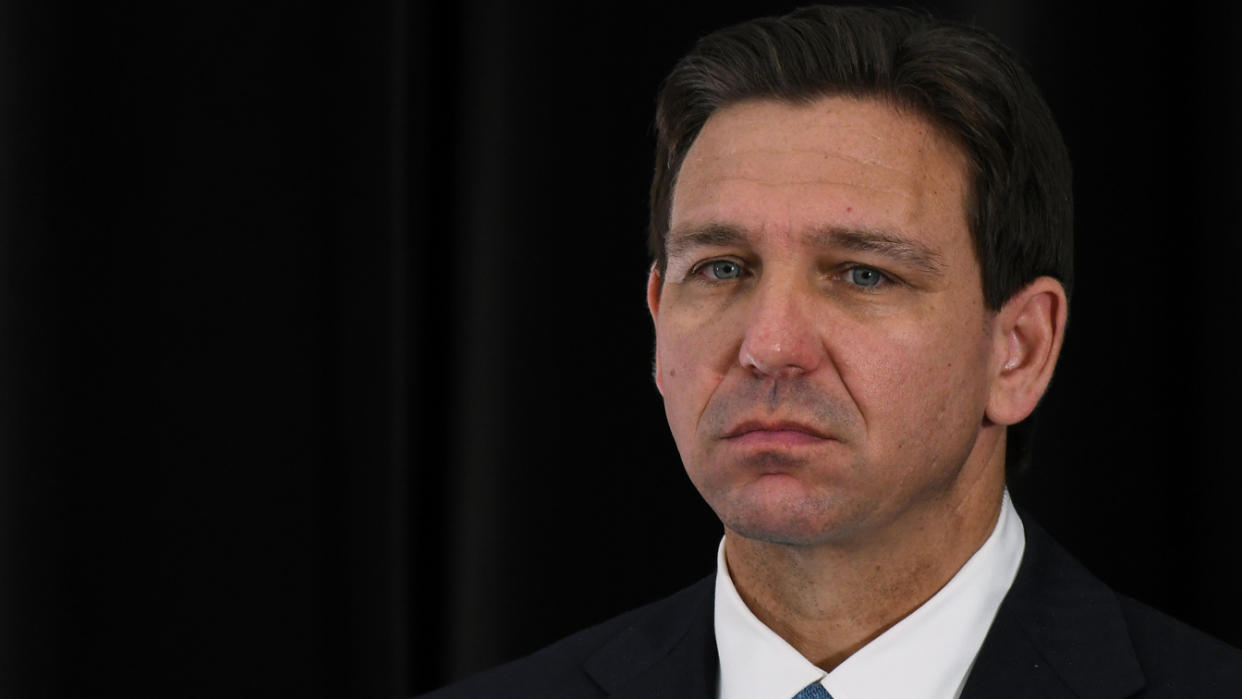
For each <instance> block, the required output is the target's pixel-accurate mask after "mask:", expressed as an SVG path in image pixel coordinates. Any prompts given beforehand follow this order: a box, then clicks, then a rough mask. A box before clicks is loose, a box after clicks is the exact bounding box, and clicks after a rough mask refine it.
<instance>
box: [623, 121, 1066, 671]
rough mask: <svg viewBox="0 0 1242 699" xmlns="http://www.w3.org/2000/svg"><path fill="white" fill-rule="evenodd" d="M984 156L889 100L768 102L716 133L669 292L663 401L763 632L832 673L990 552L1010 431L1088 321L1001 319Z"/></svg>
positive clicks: (662, 282)
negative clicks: (976, 216) (974, 213)
mask: <svg viewBox="0 0 1242 699" xmlns="http://www.w3.org/2000/svg"><path fill="white" fill-rule="evenodd" d="M965 173H966V164H965V159H964V158H963V156H962V154H961V153H960V151H959V149H958V148H957V147H956V146H955V145H954V144H953V143H951V142H949V141H948V140H947V139H945V138H944V137H943V136H941V134H940V133H939V132H937V131H936V130H935V129H934V128H932V127H931V126H930V125H929V124H927V123H926V122H925V121H924V120H922V119H921V118H919V117H917V116H914V115H911V114H908V113H903V112H900V111H897V110H895V109H894V108H893V107H891V106H889V105H888V104H886V103H883V102H880V101H876V100H867V99H856V98H846V97H828V98H822V99H820V100H817V101H815V102H813V103H811V104H791V103H786V102H780V101H775V100H754V101H748V102H742V103H739V104H735V105H732V106H729V107H726V108H723V109H721V110H719V111H718V112H716V113H715V114H713V115H712V117H711V118H710V119H708V121H707V123H706V124H705V125H704V127H703V129H702V131H701V132H700V134H699V136H698V137H697V139H696V141H695V143H694V145H693V146H692V147H691V149H690V151H689V153H688V154H687V156H686V159H685V162H684V163H683V165H682V168H681V170H680V172H679V175H678V181H677V186H676V189H675V192H674V197H673V206H672V211H671V217H670V232H669V235H668V243H667V250H668V262H667V265H666V268H665V269H664V271H663V273H661V271H660V270H658V269H653V270H652V273H651V276H650V279H649V282H648V291H647V300H648V305H649V307H650V309H651V313H652V318H653V320H654V322H655V326H656V383H657V386H658V387H659V389H660V392H661V395H662V396H663V397H664V403H665V410H666V413H667V416H668V419H669V425H670V428H671V430H672V432H673V437H674V439H675V441H676V442H677V446H678V450H679V452H680V454H681V457H682V460H683V462H684V463H685V465H686V470H687V473H688V475H689V476H690V479H691V481H692V482H693V483H694V484H695V486H696V488H698V490H699V492H700V493H701V494H702V495H703V497H704V499H705V500H706V501H707V502H708V504H709V505H710V506H711V507H712V509H713V510H714V511H715V512H716V514H717V516H718V517H720V519H721V521H722V522H723V524H724V526H725V555H726V560H727V563H728V567H729V572H730V575H731V577H732V578H733V581H734V584H735V586H736V587H737V589H738V592H739V594H740V595H741V596H742V598H743V600H744V601H745V602H746V604H747V606H749V607H750V609H751V610H752V611H753V612H754V613H755V615H756V616H757V617H758V618H759V619H760V620H761V621H763V622H764V623H765V624H767V625H768V626H769V627H770V628H772V629H773V630H774V631H775V632H776V633H778V634H779V635H780V636H781V637H783V638H784V639H785V640H787V641H788V642H789V643H790V644H791V645H793V646H794V648H796V649H798V651H799V652H801V653H802V654H803V655H804V656H805V657H807V658H808V659H810V660H811V661H812V662H814V663H816V664H817V665H819V666H820V667H822V668H824V669H826V670H830V669H832V668H833V667H835V666H836V665H837V664H839V663H840V662H841V661H842V660H844V659H845V658H847V657H849V655H850V654H852V653H853V652H854V651H856V650H857V649H858V648H860V647H861V646H863V645H865V644H866V643H867V642H868V641H870V640H871V639H872V638H874V637H875V636H877V635H879V634H880V633H882V632H883V630H884V629H886V628H888V627H889V626H891V625H892V624H894V623H896V622H897V621H899V620H900V619H901V618H903V617H904V616H906V615H907V614H909V613H910V612H911V611H912V610H914V609H915V608H917V607H918V606H919V605H921V604H922V603H923V602H925V601H926V600H927V599H928V598H930V597H931V596H932V595H933V594H935V592H936V591H937V590H939V589H940V587H942V586H943V585H944V584H945V583H946V582H947V581H948V580H949V579H950V578H951V577H952V576H953V575H954V574H955V573H956V572H957V570H958V569H959V568H960V567H961V566H962V565H963V564H964V563H965V561H966V560H967V559H968V558H969V557H970V556H971V555H972V554H973V553H974V552H975V551H976V550H977V549H978V548H979V546H980V545H982V543H983V542H984V541H985V540H986V539H987V537H988V535H989V534H990V533H991V530H992V528H993V526H994V525H995V522H996V519H997V516H998V513H999V508H1000V504H1001V495H1002V491H1003V488H1004V454H1005V426H1006V425H1008V424H1013V423H1014V422H1017V421H1019V420H1021V419H1023V418H1024V417H1026V415H1027V414H1029V413H1030V411H1031V410H1033V409H1034V407H1035V404H1036V402H1037V401H1038V400H1039V397H1040V396H1041V395H1042V394H1043V391H1044V389H1045V388H1046V386H1047V383H1048V380H1049V379H1050V378H1051V374H1052V369H1053V366H1054V365H1055V360H1056V356H1057V354H1058V352H1059V349H1060V343H1061V339H1062V337H1063V333H1064V324H1065V296H1064V292H1063V291H1062V289H1061V286H1060V284H1059V283H1057V282H1056V281H1054V280H1052V279H1048V278H1042V277H1041V278H1039V279H1037V280H1035V281H1034V282H1032V284H1031V285H1029V286H1028V287H1027V288H1026V289H1024V290H1023V291H1021V292H1019V293H1018V294H1017V295H1015V296H1014V297H1013V298H1012V299H1010V300H1009V301H1008V302H1007V303H1006V304H1005V306H1004V307H1003V308H1001V309H1000V310H998V311H993V310H989V309H987V308H986V306H985V305H984V302H983V295H982V281H981V272H980V269H979V264H978V261H977V259H976V256H975V252H974V245H973V242H972V239H971V237H970V231H969V228H968V225H967V216H966V208H965V202H966V200H967V181H966V175H965Z"/></svg>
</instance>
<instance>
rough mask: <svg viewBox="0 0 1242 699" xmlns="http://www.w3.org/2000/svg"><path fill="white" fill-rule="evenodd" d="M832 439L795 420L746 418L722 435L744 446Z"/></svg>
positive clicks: (726, 439) (812, 442) (809, 442)
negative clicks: (769, 420)
mask: <svg viewBox="0 0 1242 699" xmlns="http://www.w3.org/2000/svg"><path fill="white" fill-rule="evenodd" d="M830 439H832V437H830V436H829V435H827V434H825V433H824V432H823V431H821V430H817V429H815V428H814V427H812V426H810V425H807V424H805V423H801V422H795V421H787V420H781V421H772V422H768V421H762V420H748V421H746V422H743V423H741V424H739V425H737V426H736V427H734V428H733V429H731V430H729V431H728V432H727V433H726V434H725V435H724V441H726V442H729V443H732V444H737V445H745V446H757V447H794V446H801V445H811V444H822V443H823V442H825V441H828V440H830Z"/></svg>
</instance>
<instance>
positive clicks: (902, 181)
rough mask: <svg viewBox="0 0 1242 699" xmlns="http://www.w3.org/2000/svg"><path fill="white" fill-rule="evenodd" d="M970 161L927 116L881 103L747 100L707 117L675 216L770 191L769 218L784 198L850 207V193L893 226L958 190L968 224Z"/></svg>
mask: <svg viewBox="0 0 1242 699" xmlns="http://www.w3.org/2000/svg"><path fill="white" fill-rule="evenodd" d="M946 156H948V157H947V159H946ZM966 162H967V161H966V158H965V157H964V154H963V153H962V151H961V149H960V148H958V147H957V146H956V144H954V143H953V142H952V141H950V140H949V139H947V138H945V137H944V136H943V135H942V134H941V133H940V132H939V130H937V129H936V128H935V127H933V126H932V125H930V124H929V123H928V122H927V121H925V120H924V119H923V118H921V117H919V116H917V115H913V114H910V113H908V112H902V111H900V110H896V109H894V108H893V107H892V106H890V105H888V104H887V103H885V102H882V101H878V100H868V99H855V98H841V97H829V98H824V99H823V100H821V101H819V102H816V103H813V104H810V105H792V104H789V103H786V102H781V101H775V100H760V101H751V102H743V103H739V104H736V105H731V106H729V107H726V108H724V109H721V110H720V111H718V112H717V113H716V114H714V115H712V117H711V118H709V119H708V121H707V123H706V124H705V125H704V127H703V129H702V131H701V132H700V134H699V137H698V139H696V141H695V143H694V145H693V146H691V148H690V151H689V152H688V153H687V157H686V160H685V161H684V162H683V164H682V167H681V172H680V173H679V176H678V178H677V185H676V187H675V189H674V192H673V201H672V207H671V209H672V210H671V211H670V214H671V215H672V218H673V219H676V220H678V221H681V222H683V223H684V222H686V220H687V219H691V220H692V221H694V220H698V219H701V218H712V217H714V216H718V215H721V214H723V213H725V212H726V211H728V210H739V209H737V207H749V205H748V203H747V202H748V201H749V202H755V201H756V200H755V199H754V197H765V198H766V197H768V194H765V193H771V196H772V198H770V199H768V200H767V208H766V210H767V212H768V215H769V216H770V215H773V214H774V213H775V209H774V208H772V207H775V206H777V202H778V201H783V202H785V204H786V206H787V207H794V208H792V209H790V213H792V212H793V211H796V210H799V209H802V208H803V206H804V205H805V204H813V203H815V202H819V203H821V204H826V203H829V202H836V203H837V204H839V205H841V207H842V208H845V207H846V206H848V205H849V204H850V203H852V202H850V201H849V200H850V199H851V198H852V196H854V195H851V194H850V192H854V193H856V194H857V195H859V196H862V197H863V198H864V199H866V200H868V201H870V202H871V203H872V204H874V205H878V208H876V206H872V207H871V210H872V211H873V212H874V211H878V212H881V214H882V215H883V217H884V218H885V219H886V222H887V223H888V224H890V225H891V224H896V223H899V222H900V221H901V220H902V219H907V220H908V219H911V218H913V217H914V216H916V215H917V214H918V212H920V211H923V210H925V209H926V208H927V207H929V206H932V207H935V206H936V202H938V201H942V200H943V197H942V196H941V195H943V194H946V193H948V194H950V195H952V194H957V195H958V196H956V197H954V200H955V201H958V202H960V203H961V205H962V208H961V210H960V213H959V214H958V216H962V217H963V218H962V220H963V222H964V213H965V211H964V209H965V203H966V197H967V189H968V187H967V183H966ZM751 210H752V211H757V210H755V209H751ZM673 223H675V221H672V220H671V221H670V224H673ZM754 223H756V222H752V225H753V224H754Z"/></svg>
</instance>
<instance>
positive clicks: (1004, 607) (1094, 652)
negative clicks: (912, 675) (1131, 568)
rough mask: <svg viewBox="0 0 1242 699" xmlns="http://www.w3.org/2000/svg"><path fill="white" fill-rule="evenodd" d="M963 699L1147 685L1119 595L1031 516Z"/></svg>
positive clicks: (1095, 693) (1125, 690) (1116, 694)
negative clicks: (1023, 545)
mask: <svg viewBox="0 0 1242 699" xmlns="http://www.w3.org/2000/svg"><path fill="white" fill-rule="evenodd" d="M1022 522H1023V525H1024V527H1025V529H1026V551H1025V553H1024V554H1023V556H1022V566H1021V567H1020V568H1019V569H1018V575H1017V577H1016V578H1015V579H1014V584H1013V587H1011V588H1010V590H1009V594H1008V595H1006V597H1005V601H1004V602H1003V603H1002V604H1001V607H1000V609H999V610H998V611H997V613H996V619H995V621H994V622H993V623H992V628H991V629H990V630H989V631H988V635H987V638H986V639H985V640H984V642H983V647H982V648H981V649H980V650H979V655H978V656H977V657H976V658H975V664H974V668H973V669H972V670H971V673H970V677H969V679H968V680H967V683H966V688H965V690H964V691H963V692H962V699H985V698H987V697H998V696H1003V697H1031V698H1032V699H1034V698H1035V697H1041V698H1044V697H1046V698H1048V699H1053V698H1056V697H1093V698H1095V697H1098V698H1099V699H1119V698H1121V697H1127V696H1131V695H1132V694H1133V693H1134V692H1136V691H1138V690H1139V689H1141V688H1142V687H1143V685H1144V684H1145V683H1146V680H1145V679H1144V677H1143V672H1142V670H1141V668H1140V667H1139V663H1138V658H1137V657H1136V656H1135V654H1134V648H1133V644H1132V643H1131V641H1130V636H1129V632H1128V631H1127V629H1126V624H1125V619H1124V618H1123V617H1122V614H1121V607H1120V605H1119V604H1118V602H1117V597H1116V595H1115V594H1114V593H1113V592H1112V590H1110V589H1108V588H1107V587H1106V586H1105V585H1104V584H1103V583H1101V582H1100V581H1099V580H1097V579H1096V578H1095V577H1093V576H1092V575H1091V574H1090V573H1088V572H1087V571H1086V569H1085V568H1083V567H1082V566H1081V565H1080V564H1079V563H1078V562H1077V561H1075V560H1074V559H1073V558H1072V557H1071V556H1070V555H1069V554H1068V553H1066V552H1065V550H1064V549H1062V548H1061V547H1060V545H1058V544H1057V543H1056V542H1055V541H1053V540H1052V538H1051V537H1050V536H1049V535H1048V534H1047V533H1046V532H1044V531H1043V529H1041V528H1040V527H1039V525H1038V524H1036V523H1035V522H1034V521H1033V520H1032V519H1031V518H1029V517H1024V518H1023V520H1022Z"/></svg>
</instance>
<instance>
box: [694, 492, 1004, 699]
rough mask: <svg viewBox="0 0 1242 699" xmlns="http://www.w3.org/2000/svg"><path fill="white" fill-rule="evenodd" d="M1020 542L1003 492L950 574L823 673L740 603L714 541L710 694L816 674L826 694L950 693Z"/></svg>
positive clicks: (853, 698) (806, 679)
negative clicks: (715, 673)
mask: <svg viewBox="0 0 1242 699" xmlns="http://www.w3.org/2000/svg"><path fill="white" fill-rule="evenodd" d="M1025 545H1026V537H1025V534H1024V532H1023V528H1022V521H1021V520H1020V519H1019V518H1018V513H1017V512H1016V511H1015V510H1014V508H1013V503H1012V502H1010V499H1009V493H1008V491H1006V492H1005V493H1004V496H1003V501H1002V503H1001V511H1000V516H999V517H998V518H997V521H996V526H995V527H994V528H993V530H992V534H991V535H990V536H989V537H988V539H987V541H985V542H984V543H983V545H982V546H981V547H979V550H978V551H976V552H975V554H974V555H973V556H971V557H970V559H969V560H967V561H966V563H965V564H964V565H963V566H962V568H961V569H960V570H958V572H957V574H955V575H954V576H953V577H952V578H951V579H950V580H949V582H948V583H946V584H945V586H944V587H942V588H941V589H940V591H939V592H937V593H936V594H935V595H933V596H932V597H931V599H929V600H927V601H926V602H924V603H923V605H922V606H920V607H919V608H918V609H915V610H914V611H913V612H911V613H910V614H909V615H907V616H906V617H905V618H904V619H902V620H901V621H899V622H897V623H896V624H894V625H893V626H892V627H890V628H889V629H888V630H886V631H885V632H884V633H882V634H880V635H879V636H877V637H876V638H875V639H873V640H872V641H871V642H870V643H868V644H867V645H865V646H863V647H862V648H860V649H859V650H858V651H857V652H855V653H854V654H853V655H851V656H850V657H849V658H847V659H846V660H845V662H843V663H841V664H840V665H838V666H837V667H836V668H834V669H833V671H832V672H830V673H827V674H825V673H824V671H823V670H821V669H820V668H818V667H816V666H815V665H814V664H812V663H811V662H810V661H809V660H807V659H806V658H804V657H802V655H801V654H799V653H798V651H797V650H795V649H794V648H793V646H791V645H789V643H787V642H786V641H785V640H784V639H783V638H781V637H780V636H778V635H777V634H776V632H774V631H772V630H771V629H769V628H768V627H767V626H765V625H764V624H763V622H761V621H759V619H758V618H757V617H756V616H755V615H754V614H753V613H752V612H751V611H750V609H749V608H748V607H747V606H746V603H745V602H743V601H742V598H741V597H740V596H739V595H738V593H737V589H736V588H735V587H734V586H733V580H732V579H731V578H730V577H729V571H728V565H727V564H726V563H725V557H724V541H723V540H721V542H720V548H719V550H718V552H717V572H716V601H715V627H716V648H717V652H718V653H719V654H720V684H719V687H720V698H721V699H755V698H757V697H772V698H773V699H786V698H788V697H792V696H794V695H795V694H797V693H798V691H799V690H801V689H802V688H803V687H806V686H807V685H808V684H810V683H812V682H816V681H819V682H821V683H822V684H823V685H824V687H825V688H826V689H827V690H828V691H829V692H830V693H831V694H832V696H833V697H835V699H869V698H871V697H903V698H909V699H943V698H944V697H956V696H958V695H959V694H960V693H961V690H962V687H963V686H964V685H965V683H966V676H967V675H968V674H969V673H970V666H971V664H972V663H973V662H974V658H975V655H976V654H978V652H979V647H980V646H981V645H983V639H984V636H986V635H987V632H988V628H989V627H990V626H991V624H992V619H993V618H994V617H995V616H996V610H997V609H999V608H1000V604H1001V601H1002V600H1003V599H1004V597H1005V593H1006V592H1008V590H1009V587H1010V585H1011V584H1013V579H1014V576H1016V575H1017V572H1018V566H1019V564H1020V563H1021V562H1022V552H1023V549H1024V548H1025ZM895 668H899V670H898V669H895Z"/></svg>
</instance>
